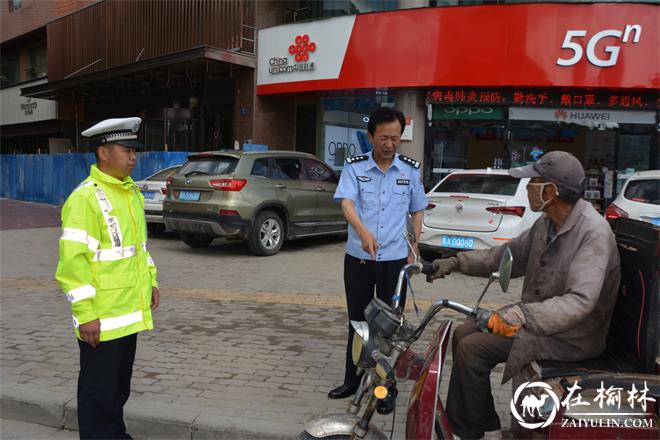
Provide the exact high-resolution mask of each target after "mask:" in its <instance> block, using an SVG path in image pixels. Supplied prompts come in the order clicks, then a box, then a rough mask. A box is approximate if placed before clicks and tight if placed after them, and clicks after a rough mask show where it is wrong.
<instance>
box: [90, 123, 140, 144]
mask: <svg viewBox="0 0 660 440" xmlns="http://www.w3.org/2000/svg"><path fill="white" fill-rule="evenodd" d="M141 123H142V119H140V118H137V117H133V118H113V119H106V120H104V121H101V122H99V123H98V124H95V125H93V126H91V127H89V128H88V129H87V130H85V131H83V132H82V133H80V134H82V135H83V136H85V137H88V138H89V139H90V141H92V143H94V144H96V145H103V144H119V145H123V146H125V147H130V148H140V147H142V144H141V143H140V142H139V141H138V140H137V139H138V137H137V131H138V130H139V129H140V124H141Z"/></svg>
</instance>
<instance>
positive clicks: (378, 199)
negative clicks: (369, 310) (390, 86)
mask: <svg viewBox="0 0 660 440" xmlns="http://www.w3.org/2000/svg"><path fill="white" fill-rule="evenodd" d="M404 127H405V118H404V116H403V113H401V112H400V111H398V110H396V109H393V108H388V107H381V108H379V109H378V110H376V111H375V112H374V113H373V114H372V115H371V117H370V118H369V125H368V131H369V141H370V142H371V144H372V145H373V150H372V151H371V152H370V153H368V154H365V155H362V156H354V157H350V158H348V159H346V164H345V166H344V171H343V172H342V174H341V178H340V180H339V185H338V186H337V191H336V192H335V196H334V199H335V201H336V202H340V203H341V208H342V211H343V213H344V217H346V220H347V221H348V224H349V227H348V242H347V243H346V256H345V257H344V287H345V290H346V303H347V305H348V319H349V325H348V343H347V346H346V372H345V376H344V383H343V384H342V385H341V386H339V387H337V388H334V389H333V390H331V391H330V392H329V393H328V397H330V398H331V399H341V398H344V397H348V396H350V395H352V394H355V392H356V391H357V388H358V386H359V384H360V377H359V376H358V375H357V374H356V367H355V365H354V364H353V361H352V357H351V343H352V340H353V333H354V330H353V328H352V327H351V325H350V321H351V320H358V321H362V320H364V309H365V307H366V306H367V304H369V302H370V301H371V299H372V298H373V295H374V293H373V292H374V287H375V288H376V294H377V296H378V298H380V299H381V300H383V301H385V302H387V303H388V304H389V303H390V302H391V298H392V294H393V293H394V289H395V287H396V283H397V278H398V276H399V271H400V270H401V268H402V267H403V266H404V265H405V264H406V263H408V262H412V261H413V260H414V257H413V255H412V253H410V252H409V249H408V246H407V244H406V242H405V240H404V238H403V234H404V232H405V231H406V217H407V214H408V213H411V214H412V219H413V225H414V227H415V234H416V235H417V238H418V239H419V234H420V232H421V228H422V210H423V209H424V208H426V206H427V204H428V202H427V200H426V195H425V194H424V188H423V187H422V181H421V177H420V169H419V167H420V164H419V162H417V161H415V160H413V159H411V158H409V157H406V156H402V155H400V154H397V153H396V149H397V147H398V146H399V143H400V142H401V134H402V133H403V129H404ZM418 241H419V240H418ZM405 300H406V296H405V291H404V292H402V297H401V305H402V306H403V305H405ZM395 397H396V390H390V394H389V395H388V397H386V398H385V399H383V400H380V401H379V402H378V407H377V410H378V412H379V413H381V414H388V413H389V412H391V411H392V410H393V409H394V404H395Z"/></svg>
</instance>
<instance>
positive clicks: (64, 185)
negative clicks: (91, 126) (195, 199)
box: [0, 151, 188, 205]
mask: <svg viewBox="0 0 660 440" xmlns="http://www.w3.org/2000/svg"><path fill="white" fill-rule="evenodd" d="M187 157H188V153H186V152H182V151H175V152H166V151H150V152H145V153H138V161H137V165H136V167H135V170H133V174H132V176H131V177H133V179H134V180H140V179H144V178H145V177H148V176H150V175H152V174H154V173H155V172H157V171H159V170H162V169H163V168H167V167H170V166H173V165H179V164H182V163H183V162H185V160H186V158H187ZM95 162H96V159H95V157H94V153H84V154H73V153H67V154H3V155H0V178H1V179H2V187H1V188H0V197H6V198H10V199H16V200H25V201H28V202H40V203H50V204H53V205H62V204H63V203H64V201H65V200H66V198H67V197H68V196H69V194H71V191H73V189H74V188H75V187H76V186H78V184H79V183H80V182H82V181H83V180H85V178H86V177H87V176H88V175H89V167H90V166H91V165H92V164H93V163H95Z"/></svg>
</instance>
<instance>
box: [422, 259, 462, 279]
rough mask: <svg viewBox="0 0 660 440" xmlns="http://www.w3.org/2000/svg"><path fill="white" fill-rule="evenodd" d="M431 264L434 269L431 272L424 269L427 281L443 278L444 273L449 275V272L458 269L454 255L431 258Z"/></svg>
mask: <svg viewBox="0 0 660 440" xmlns="http://www.w3.org/2000/svg"><path fill="white" fill-rule="evenodd" d="M431 265H432V266H433V269H435V270H434V271H433V272H431V271H428V272H427V271H425V273H426V282H428V283H432V282H433V280H435V279H438V278H444V277H445V275H449V274H450V273H452V271H454V270H456V269H458V258H456V257H450V258H440V259H438V260H433V263H431Z"/></svg>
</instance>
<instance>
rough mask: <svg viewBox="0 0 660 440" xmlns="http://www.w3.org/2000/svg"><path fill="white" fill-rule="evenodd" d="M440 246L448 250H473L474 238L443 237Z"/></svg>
mask: <svg viewBox="0 0 660 440" xmlns="http://www.w3.org/2000/svg"><path fill="white" fill-rule="evenodd" d="M442 246H443V247H448V248H457V249H473V248H474V238H471V237H461V236H458V235H443V236H442Z"/></svg>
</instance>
